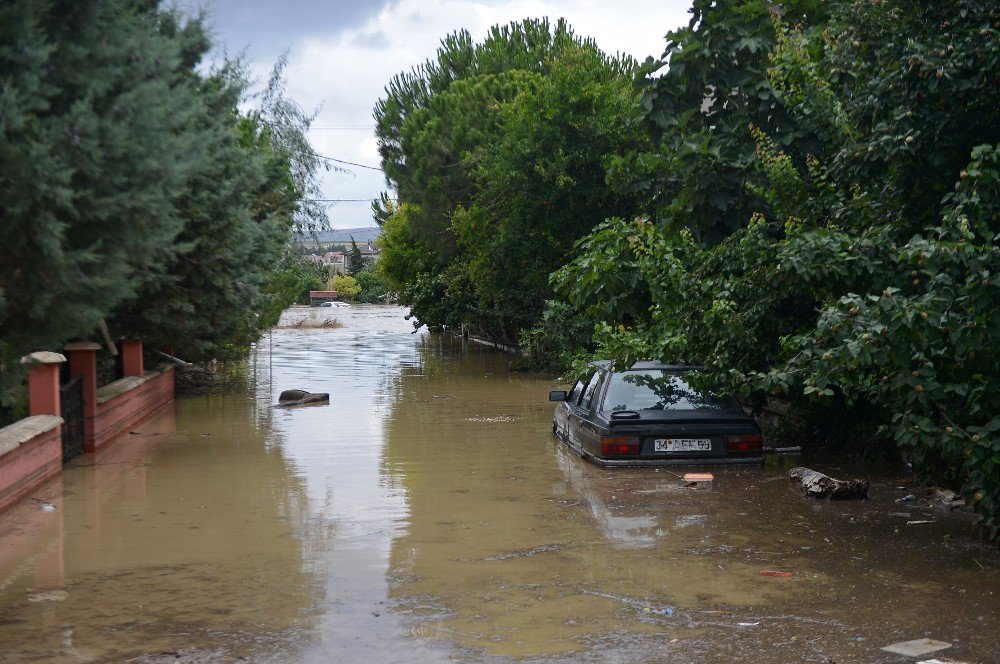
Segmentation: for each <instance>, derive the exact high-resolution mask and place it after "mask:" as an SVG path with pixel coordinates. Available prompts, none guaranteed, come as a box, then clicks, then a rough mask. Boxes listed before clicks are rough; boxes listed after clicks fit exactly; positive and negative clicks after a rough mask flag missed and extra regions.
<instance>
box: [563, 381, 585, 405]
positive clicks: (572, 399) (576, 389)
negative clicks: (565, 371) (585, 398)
mask: <svg viewBox="0 0 1000 664" xmlns="http://www.w3.org/2000/svg"><path fill="white" fill-rule="evenodd" d="M582 391H583V383H582V382H580V381H576V382H575V383H573V389H572V390H570V391H569V394H568V395H566V401H567V402H568V403H576V402H577V399H579V398H580V392H582Z"/></svg>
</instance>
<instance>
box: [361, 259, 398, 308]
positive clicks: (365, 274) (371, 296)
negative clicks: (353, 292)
mask: <svg viewBox="0 0 1000 664" xmlns="http://www.w3.org/2000/svg"><path fill="white" fill-rule="evenodd" d="M356 278H357V281H358V286H360V287H361V292H360V293H358V295H357V297H356V298H355V299H356V300H357V301H358V302H368V303H371V304H384V303H385V302H386V300H388V299H389V297H390V296H391V295H392V290H391V289H390V288H389V284H388V283H387V282H386V280H385V278H384V277H383V276H382V272H381V270H379V269H378V267H377V265H369V266H368V267H367V268H366V269H364V270H362V271H361V272H358V274H357V277H356Z"/></svg>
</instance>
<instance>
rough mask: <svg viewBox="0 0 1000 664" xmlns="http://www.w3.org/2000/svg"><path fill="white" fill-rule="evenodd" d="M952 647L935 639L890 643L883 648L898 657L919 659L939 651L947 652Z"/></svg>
mask: <svg viewBox="0 0 1000 664" xmlns="http://www.w3.org/2000/svg"><path fill="white" fill-rule="evenodd" d="M950 647H951V644H950V643H948V642H946V641H935V640H934V639H914V640H912V641H900V642H899V643H890V644H889V645H887V646H885V647H884V648H882V650H885V651H886V652H891V653H896V654H897V655H903V656H904V657H919V656H920V655H927V654H929V653H932V652H937V651H938V650H945V649H946V648H950Z"/></svg>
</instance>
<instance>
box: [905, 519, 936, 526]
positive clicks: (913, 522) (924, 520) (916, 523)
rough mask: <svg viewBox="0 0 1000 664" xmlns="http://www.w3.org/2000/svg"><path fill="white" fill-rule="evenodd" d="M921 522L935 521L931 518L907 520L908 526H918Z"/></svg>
mask: <svg viewBox="0 0 1000 664" xmlns="http://www.w3.org/2000/svg"><path fill="white" fill-rule="evenodd" d="M922 523H935V522H934V521H933V520H932V519H922V520H920V521H907V522H906V525H908V526H919V525H920V524H922Z"/></svg>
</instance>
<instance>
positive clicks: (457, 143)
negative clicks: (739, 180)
mask: <svg viewBox="0 0 1000 664" xmlns="http://www.w3.org/2000/svg"><path fill="white" fill-rule="evenodd" d="M633 69H634V63H632V62H631V61H629V60H627V59H619V58H611V57H608V56H606V55H605V54H603V53H601V51H600V50H599V49H597V47H596V45H595V44H594V43H593V41H591V40H583V39H580V38H578V37H576V36H575V35H574V34H573V33H572V31H571V30H570V28H569V27H568V26H567V25H566V24H565V23H564V22H562V21H560V22H559V23H558V24H556V25H555V26H554V28H553V27H550V25H549V24H548V23H547V22H546V21H523V22H521V23H514V24H510V25H508V26H498V27H494V28H493V29H492V30H491V31H490V32H489V34H488V35H487V37H486V39H485V40H484V41H483V42H482V43H480V44H473V43H472V41H471V38H470V37H469V35H468V34H467V33H457V34H455V35H451V36H449V37H447V38H446V39H445V40H443V42H442V46H441V48H440V49H439V52H438V57H437V60H436V61H432V62H428V63H426V64H425V65H423V66H422V67H420V68H418V69H416V70H414V71H413V72H412V73H410V74H401V75H399V76H397V77H396V78H395V79H393V81H392V82H391V83H390V85H389V87H388V88H387V96H386V98H385V99H383V100H381V101H380V102H379V106H378V107H377V108H376V118H377V120H378V133H379V139H380V150H381V152H382V156H383V164H384V167H385V170H386V175H387V178H388V179H389V181H390V183H391V184H393V185H394V187H395V188H396V190H397V192H398V194H399V201H400V206H398V208H396V209H395V210H383V211H382V212H381V213H379V214H377V218H378V219H380V220H381V221H382V223H383V225H384V226H385V227H386V228H387V233H386V234H385V235H384V236H383V239H382V241H381V245H382V250H383V253H384V254H385V256H384V258H383V261H384V262H385V267H384V268H383V270H384V273H385V274H386V275H387V276H388V277H389V280H390V284H391V285H392V286H393V287H394V288H395V289H397V290H399V292H400V293H401V295H402V301H404V302H406V303H408V304H410V305H411V306H412V311H413V315H414V316H415V317H416V318H417V319H418V324H420V323H423V324H427V325H429V326H431V327H432V328H436V327H441V326H454V327H459V326H465V327H467V328H469V329H471V330H472V331H473V332H474V333H476V334H481V335H484V336H487V337H490V338H492V339H494V340H496V341H498V342H500V343H506V344H512V343H516V342H517V339H518V334H519V332H520V331H521V330H522V329H526V328H529V327H531V325H532V324H533V323H534V322H535V321H537V320H538V318H539V317H540V316H541V313H542V309H543V307H544V302H545V300H546V298H547V296H548V295H549V294H550V293H551V290H550V287H549V284H548V280H547V275H548V273H549V272H550V271H551V270H552V269H554V268H555V267H556V266H558V265H560V264H561V262H562V261H563V256H564V255H565V254H566V252H567V250H568V249H569V247H570V246H571V245H572V243H573V241H574V240H575V239H576V238H578V237H580V236H581V235H582V234H584V233H585V232H586V231H587V230H589V229H590V228H591V227H592V226H593V225H594V224H596V223H598V222H599V221H600V220H601V219H603V217H604V216H605V215H607V214H614V213H618V214H627V213H630V212H631V211H632V208H633V207H634V205H633V199H632V198H630V196H629V195H627V194H625V195H619V194H616V193H615V192H613V191H611V190H610V189H609V188H608V187H607V186H606V185H605V183H604V179H605V170H606V169H605V160H606V159H607V158H608V157H609V156H610V155H611V154H613V153H615V152H616V151H618V150H620V149H623V148H624V147H633V148H637V147H638V146H639V145H640V144H641V138H640V135H639V133H638V131H637V130H636V128H635V127H634V125H633V124H630V119H632V118H633V117H634V114H635V113H634V109H635V106H634V101H635V93H634V91H633V89H632V85H631V77H632V72H633ZM404 243H405V245H404Z"/></svg>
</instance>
